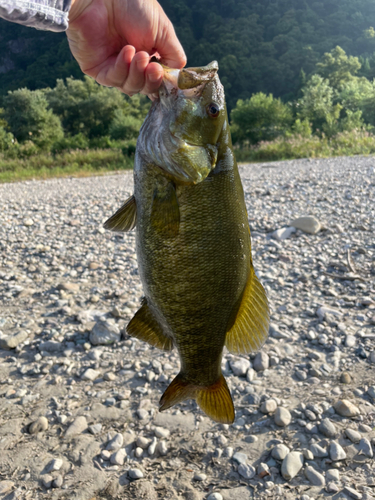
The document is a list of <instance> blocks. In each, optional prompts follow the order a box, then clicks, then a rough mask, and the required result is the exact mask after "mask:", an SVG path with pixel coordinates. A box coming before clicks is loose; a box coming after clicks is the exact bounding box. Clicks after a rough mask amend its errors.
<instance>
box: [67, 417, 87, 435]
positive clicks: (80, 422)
mask: <svg viewBox="0 0 375 500" xmlns="http://www.w3.org/2000/svg"><path fill="white" fill-rule="evenodd" d="M86 429H87V420H86V417H84V416H80V417H77V418H76V419H75V420H74V421H73V423H71V424H70V426H69V427H68V428H67V430H66V432H65V437H66V438H67V437H69V438H70V437H73V436H76V435H77V434H81V432H84V431H85V430H86Z"/></svg>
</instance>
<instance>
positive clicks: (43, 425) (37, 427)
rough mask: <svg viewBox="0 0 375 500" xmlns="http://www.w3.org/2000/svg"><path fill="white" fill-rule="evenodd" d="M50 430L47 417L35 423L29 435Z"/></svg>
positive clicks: (30, 426)
mask: <svg viewBox="0 0 375 500" xmlns="http://www.w3.org/2000/svg"><path fill="white" fill-rule="evenodd" d="M47 429H48V419H47V418H46V417H39V418H37V420H35V422H32V423H31V424H30V425H29V434H37V433H38V432H43V431H46V430H47Z"/></svg>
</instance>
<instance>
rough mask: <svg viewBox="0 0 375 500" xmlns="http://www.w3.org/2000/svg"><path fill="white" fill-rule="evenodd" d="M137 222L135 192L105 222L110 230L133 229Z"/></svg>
mask: <svg viewBox="0 0 375 500" xmlns="http://www.w3.org/2000/svg"><path fill="white" fill-rule="evenodd" d="M136 223H137V205H136V202H135V198H134V194H133V196H131V197H130V198H129V199H128V200H126V202H125V203H124V204H123V206H122V207H121V208H119V209H118V210H117V212H116V213H115V214H113V215H112V217H110V218H109V219H108V220H107V221H106V222H105V223H104V224H103V227H104V228H105V229H109V230H110V231H121V232H126V231H131V230H132V229H134V228H135V225H136Z"/></svg>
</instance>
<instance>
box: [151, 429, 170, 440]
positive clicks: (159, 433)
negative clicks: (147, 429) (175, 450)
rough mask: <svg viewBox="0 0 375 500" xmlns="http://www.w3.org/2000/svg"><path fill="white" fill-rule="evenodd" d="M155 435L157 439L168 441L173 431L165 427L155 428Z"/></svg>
mask: <svg viewBox="0 0 375 500" xmlns="http://www.w3.org/2000/svg"><path fill="white" fill-rule="evenodd" d="M154 434H155V436H156V437H157V438H160V439H166V438H168V437H169V436H170V434H171V431H170V430H169V429H164V427H155V429H154Z"/></svg>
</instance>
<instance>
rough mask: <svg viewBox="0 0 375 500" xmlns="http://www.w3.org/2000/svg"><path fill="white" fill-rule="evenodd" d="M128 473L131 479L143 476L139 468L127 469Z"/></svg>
mask: <svg viewBox="0 0 375 500" xmlns="http://www.w3.org/2000/svg"><path fill="white" fill-rule="evenodd" d="M128 474H129V477H130V478H131V479H141V478H142V477H144V474H143V472H142V471H141V470H140V469H129V471H128Z"/></svg>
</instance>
